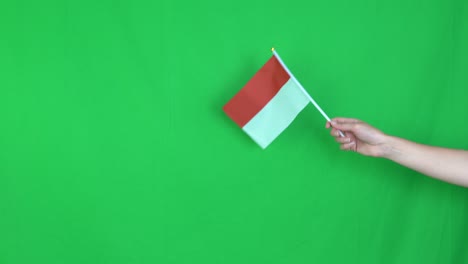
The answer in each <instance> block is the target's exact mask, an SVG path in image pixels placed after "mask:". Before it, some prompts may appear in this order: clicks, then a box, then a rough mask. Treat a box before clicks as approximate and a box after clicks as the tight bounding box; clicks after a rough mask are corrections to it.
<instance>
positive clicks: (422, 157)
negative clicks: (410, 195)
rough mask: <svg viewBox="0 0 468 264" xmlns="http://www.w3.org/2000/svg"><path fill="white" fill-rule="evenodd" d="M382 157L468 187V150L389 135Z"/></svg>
mask: <svg viewBox="0 0 468 264" xmlns="http://www.w3.org/2000/svg"><path fill="white" fill-rule="evenodd" d="M382 157H384V158H387V159H390V160H392V161H395V162H397V163H399V164H401V165H403V166H406V167H408V168H411V169H413V170H416V171H418V172H421V173H423V174H425V175H428V176H431V177H434V178H437V179H440V180H443V181H446V182H450V183H454V184H457V185H462V186H465V187H468V151H464V150H455V149H447V148H439V147H432V146H426V145H422V144H418V143H414V142H411V141H408V140H405V139H401V138H397V137H391V136H389V137H388V138H387V144H385V145H384V151H383V155H382Z"/></svg>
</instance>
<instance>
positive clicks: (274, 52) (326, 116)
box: [271, 48, 344, 137]
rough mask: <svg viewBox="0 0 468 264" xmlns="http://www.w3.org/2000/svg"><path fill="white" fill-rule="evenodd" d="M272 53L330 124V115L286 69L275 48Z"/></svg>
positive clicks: (341, 133) (341, 134)
mask: <svg viewBox="0 0 468 264" xmlns="http://www.w3.org/2000/svg"><path fill="white" fill-rule="evenodd" d="M271 51H272V52H273V55H275V57H276V59H278V61H279V63H280V64H281V66H283V68H284V70H285V71H286V72H287V73H288V74H289V76H291V79H293V81H294V82H295V83H296V84H297V86H299V88H300V89H301V91H302V92H303V93H304V95H305V96H306V97H307V98H308V99H309V101H310V102H311V103H312V104H313V105H314V106H315V108H317V110H318V111H319V112H320V114H322V116H323V117H325V119H326V120H327V121H328V122H331V120H330V118H329V117H328V115H327V114H326V113H325V112H324V111H323V110H322V108H321V107H320V106H319V105H318V104H317V102H315V100H314V99H313V98H312V96H310V95H309V93H308V92H307V91H306V90H305V89H304V87H303V86H302V85H301V83H299V81H298V80H297V79H296V77H294V75H293V74H292V73H291V71H290V70H289V69H288V67H286V64H284V62H283V60H282V59H281V58H280V56H279V55H278V53H277V52H276V50H275V48H271ZM338 132H339V133H340V136H341V137H344V134H343V132H341V131H340V130H338Z"/></svg>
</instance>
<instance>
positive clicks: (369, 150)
mask: <svg viewBox="0 0 468 264" xmlns="http://www.w3.org/2000/svg"><path fill="white" fill-rule="evenodd" d="M325 127H326V128H332V130H331V132H330V134H331V135H332V136H333V137H335V139H336V141H337V142H338V143H340V148H341V149H342V150H349V151H355V152H358V153H360V154H363V155H366V156H373V157H381V156H383V155H384V153H385V150H386V148H387V147H386V142H387V138H388V136H387V135H385V134H384V133H383V132H382V131H380V130H378V129H376V128H374V127H372V126H370V125H369V124H367V123H364V122H362V121H360V120H357V119H352V118H342V117H340V118H333V119H332V120H331V122H327V124H326V126H325ZM339 131H342V132H344V134H345V136H344V137H340V134H339Z"/></svg>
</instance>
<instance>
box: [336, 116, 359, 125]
mask: <svg viewBox="0 0 468 264" xmlns="http://www.w3.org/2000/svg"><path fill="white" fill-rule="evenodd" d="M331 121H332V122H336V123H340V124H341V123H342V124H351V123H359V122H362V121H361V120H359V119H356V118H347V117H335V118H333V119H332V120H331Z"/></svg>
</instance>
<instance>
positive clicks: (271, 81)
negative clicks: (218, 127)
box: [223, 56, 309, 149]
mask: <svg viewBox="0 0 468 264" xmlns="http://www.w3.org/2000/svg"><path fill="white" fill-rule="evenodd" d="M308 103H309V99H308V98H307V96H306V95H305V94H304V92H303V91H302V90H301V88H300V87H299V86H298V83H297V82H296V81H295V80H294V77H293V76H290V75H289V74H288V72H287V71H286V70H285V69H284V67H283V66H282V65H281V63H280V61H278V58H276V57H275V56H272V57H271V58H270V59H269V60H268V61H267V62H266V63H265V65H263V66H262V68H261V69H260V70H259V71H258V72H257V73H256V74H255V75H254V76H253V77H252V79H250V80H249V81H248V82H247V84H246V85H245V86H244V87H243V88H242V89H241V90H240V91H239V92H238V93H237V94H236V95H235V96H234V97H233V98H232V99H231V100H230V101H229V102H228V103H227V104H226V105H225V106H224V107H223V110H224V112H225V113H226V114H227V115H228V116H229V117H230V118H231V119H232V120H233V121H234V122H235V123H236V124H237V125H238V126H239V127H241V128H242V130H244V131H245V132H246V133H247V134H248V135H249V136H250V137H251V138H252V139H253V140H254V141H255V142H256V143H257V144H258V145H260V147H262V148H263V149H265V148H266V147H267V146H268V145H269V144H270V143H271V142H273V140H275V139H276V137H278V136H279V135H280V134H281V132H283V131H284V130H285V129H286V128H287V127H288V126H289V125H290V124H291V123H292V122H293V121H294V119H295V118H296V117H297V115H298V114H299V113H300V112H301V111H302V110H303V109H304V107H306V106H307V104H308Z"/></svg>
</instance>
